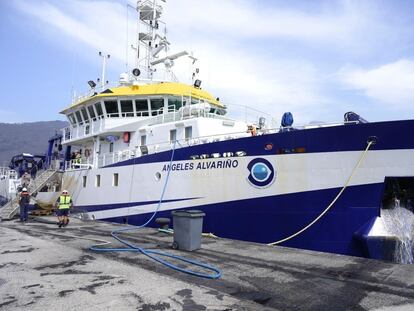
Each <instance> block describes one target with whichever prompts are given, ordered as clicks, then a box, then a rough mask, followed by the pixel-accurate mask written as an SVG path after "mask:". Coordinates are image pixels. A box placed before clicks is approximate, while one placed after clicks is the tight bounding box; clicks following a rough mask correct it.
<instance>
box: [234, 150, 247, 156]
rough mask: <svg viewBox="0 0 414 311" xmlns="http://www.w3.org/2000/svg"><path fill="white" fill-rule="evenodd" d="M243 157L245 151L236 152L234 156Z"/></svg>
mask: <svg viewBox="0 0 414 311" xmlns="http://www.w3.org/2000/svg"><path fill="white" fill-rule="evenodd" d="M245 155H246V152H245V151H237V152H236V156H238V157H244V156H245Z"/></svg>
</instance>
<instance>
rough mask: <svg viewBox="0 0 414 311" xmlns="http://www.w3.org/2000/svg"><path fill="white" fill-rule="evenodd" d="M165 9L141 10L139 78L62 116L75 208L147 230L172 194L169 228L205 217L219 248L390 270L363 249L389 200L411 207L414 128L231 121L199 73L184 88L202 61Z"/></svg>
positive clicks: (97, 85) (96, 87)
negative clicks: (363, 262) (360, 260)
mask: <svg viewBox="0 0 414 311" xmlns="http://www.w3.org/2000/svg"><path fill="white" fill-rule="evenodd" d="M161 4H162V2H159V1H138V6H137V11H138V17H139V18H138V19H139V24H140V28H139V34H138V37H139V48H138V53H139V55H140V56H142V58H140V59H139V62H138V65H137V66H136V68H133V69H132V70H130V71H129V72H124V73H122V74H121V76H120V80H119V83H118V84H117V85H116V86H112V85H109V84H107V83H106V81H105V77H104V75H103V77H102V79H101V80H100V81H89V85H90V86H91V89H90V90H89V91H88V94H86V95H85V96H83V97H79V98H76V99H74V101H73V103H72V104H71V105H70V106H69V107H67V108H65V109H64V110H63V111H62V113H63V114H64V115H65V116H67V118H68V120H69V122H70V125H69V126H68V127H67V128H65V129H63V130H62V136H61V137H60V138H59V146H60V144H61V145H63V146H64V147H66V151H65V156H64V157H65V162H64V163H63V161H62V163H61V164H59V161H58V163H57V164H56V163H54V166H55V167H57V166H59V165H61V166H62V168H63V170H64V174H63V188H64V189H67V190H69V192H70V193H71V195H72V197H73V200H74V203H75V206H76V207H77V208H79V209H82V210H84V211H85V213H86V214H87V215H88V216H89V217H90V218H92V219H105V220H109V221H115V222H121V223H130V224H141V223H143V222H145V220H147V219H148V217H149V215H151V214H152V213H153V211H154V210H155V209H156V208H157V206H158V204H159V201H160V199H161V197H162V193H163V191H164V190H165V195H164V196H163V197H162V204H161V207H160V212H159V215H160V216H164V217H165V216H166V217H169V216H170V213H171V211H172V210H177V209H183V208H192V209H200V210H202V211H204V212H205V213H206V217H205V219H204V231H206V232H212V233H214V234H215V235H218V236H223V237H229V238H236V239H243V240H250V241H256V242H262V243H271V242H275V243H274V244H280V245H286V246H291V247H299V248H306V249H314V250H319V251H328V252H335V253H342V254H350V255H358V256H370V257H374V258H383V256H382V255H381V251H382V250H381V247H382V246H383V244H381V243H380V246H378V247H379V248H378V249H373V247H371V246H372V245H369V241H368V240H367V239H366V238H365V237H367V236H369V232H370V230H371V228H372V226H373V224H374V223H375V222H376V221H377V218H378V217H379V216H380V215H381V208H382V207H384V205H385V203H386V201H387V200H388V197H389V196H393V195H394V196H396V195H399V193H398V192H393V190H389V191H384V188H387V189H388V188H389V189H392V188H393V187H391V188H390V185H391V186H392V185H395V184H397V185H404V187H405V188H404V190H405V191H406V193H409V195H410V196H412V195H413V192H414V140H413V139H412V138H411V136H409V135H408V136H407V134H409V133H412V132H413V130H414V120H406V121H392V122H391V121H390V122H373V123H368V122H366V121H365V120H363V119H362V118H360V117H359V116H358V115H356V114H353V113H347V114H346V116H345V120H344V121H341V122H334V123H324V124H311V125H305V126H295V125H294V124H293V119H292V115H291V114H290V113H286V114H285V115H284V116H283V118H282V123H281V125H280V126H276V125H275V123H274V121H273V119H272V117H271V116H268V115H266V114H264V113H260V112H257V111H256V110H254V109H253V108H255V107H250V108H251V109H250V110H247V111H248V112H247V113H244V114H243V115H245V116H246V117H247V118H246V119H243V120H237V119H232V118H230V117H228V116H227V111H228V109H230V108H231V107H232V106H231V105H228V104H224V103H222V102H221V101H219V99H218V98H217V97H215V96H213V95H211V94H210V93H208V92H207V91H205V90H203V89H202V88H201V85H202V83H201V81H200V80H199V79H198V76H197V74H198V69H197V68H196V67H195V65H194V69H193V72H192V77H193V82H192V84H190V85H187V84H183V83H179V82H177V81H176V78H175V76H174V74H173V72H172V67H173V65H174V62H176V61H189V62H191V63H193V64H194V62H195V61H196V59H195V58H194V56H193V55H192V54H190V53H188V52H186V51H183V52H179V53H171V52H170V50H171V46H170V42H169V41H168V40H167V38H166V37H165V36H164V35H163V34H160V33H162V32H160V30H161V29H160V28H161V25H163V24H162V23H161V22H160V18H161V16H162V10H163V8H162V6H161ZM162 53H164V54H165V55H164V56H162V55H161V54H162ZM101 56H102V57H103V60H104V65H105V61H106V58H107V56H106V55H102V54H101ZM162 67H163V68H164V71H162ZM103 72H104V73H105V69H104V70H103ZM161 72H162V74H161ZM161 76H162V77H165V78H164V79H160V77H161ZM258 96H260V94H258ZM249 119H250V120H249ZM56 146H57V144H55V143H54V141H52V144H51V148H49V156H52V155H53V154H54V152H56V151H54V148H55V149H56V148H57V147H56ZM74 151H79V155H74V154H73V152H74ZM55 161H56V160H55ZM169 172H170V176H169V178H167V176H168V173H169ZM167 179H168V180H167ZM407 202H408V201H407ZM409 208H411V207H410V206H407V209H409ZM367 243H368V244H367ZM381 256H382V257H381Z"/></svg>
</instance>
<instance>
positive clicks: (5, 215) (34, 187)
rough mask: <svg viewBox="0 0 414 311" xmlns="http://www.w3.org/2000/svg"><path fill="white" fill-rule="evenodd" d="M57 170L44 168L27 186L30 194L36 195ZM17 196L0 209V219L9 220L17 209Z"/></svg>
mask: <svg viewBox="0 0 414 311" xmlns="http://www.w3.org/2000/svg"><path fill="white" fill-rule="evenodd" d="M58 173H59V171H58V170H51V169H48V170H45V171H44V172H43V173H42V174H40V175H39V176H38V177H36V178H35V179H34V180H33V181H32V182H31V183H30V185H29V187H28V188H27V191H28V192H29V195H30V196H36V195H37V193H38V192H39V190H40V189H42V188H43V187H44V186H45V185H46V184H47V182H48V181H49V180H50V179H51V178H52V177H54V176H55V175H56V174H58ZM19 207H20V206H19V197H16V198H14V199H12V200H11V201H9V202H8V203H7V204H6V205H4V206H3V207H2V208H1V209H0V220H2V221H3V220H11V219H12V218H13V217H14V216H15V215H16V214H17V212H18V211H19Z"/></svg>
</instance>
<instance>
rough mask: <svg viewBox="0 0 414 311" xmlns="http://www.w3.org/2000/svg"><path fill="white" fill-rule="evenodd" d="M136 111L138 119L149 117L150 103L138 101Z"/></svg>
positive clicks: (143, 100)
mask: <svg viewBox="0 0 414 311" xmlns="http://www.w3.org/2000/svg"><path fill="white" fill-rule="evenodd" d="M135 111H136V112H137V117H148V115H149V114H148V101H147V100H146V99H136V100H135Z"/></svg>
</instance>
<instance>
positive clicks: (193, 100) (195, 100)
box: [191, 98, 200, 105]
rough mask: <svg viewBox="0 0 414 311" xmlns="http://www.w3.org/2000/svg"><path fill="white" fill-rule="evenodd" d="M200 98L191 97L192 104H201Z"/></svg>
mask: <svg viewBox="0 0 414 311" xmlns="http://www.w3.org/2000/svg"><path fill="white" fill-rule="evenodd" d="M199 103H200V100H199V99H197V98H191V105H195V104H199Z"/></svg>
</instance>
